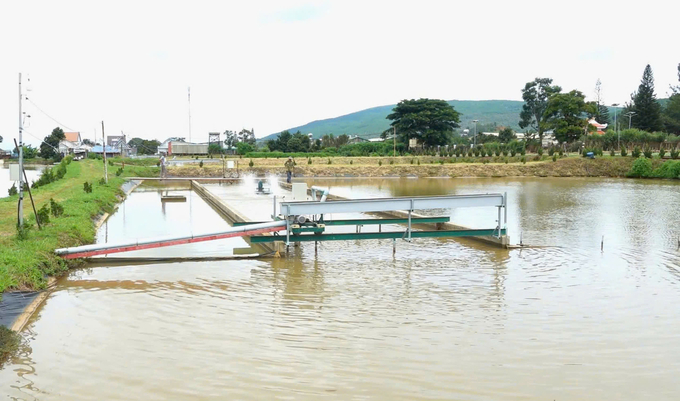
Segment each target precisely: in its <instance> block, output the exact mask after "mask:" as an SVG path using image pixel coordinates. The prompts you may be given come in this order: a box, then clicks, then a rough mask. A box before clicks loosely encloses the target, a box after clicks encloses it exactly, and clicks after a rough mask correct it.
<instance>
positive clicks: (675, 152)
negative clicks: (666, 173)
mask: <svg viewBox="0 0 680 401" xmlns="http://www.w3.org/2000/svg"><path fill="white" fill-rule="evenodd" d="M679 155H680V151H678V149H677V148H674V149H673V150H671V159H677V158H678V156H679Z"/></svg>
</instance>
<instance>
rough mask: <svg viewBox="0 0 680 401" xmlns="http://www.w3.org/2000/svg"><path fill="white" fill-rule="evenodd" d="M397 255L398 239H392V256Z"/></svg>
mask: <svg viewBox="0 0 680 401" xmlns="http://www.w3.org/2000/svg"><path fill="white" fill-rule="evenodd" d="M396 254H397V239H396V238H392V256H394V255H396Z"/></svg>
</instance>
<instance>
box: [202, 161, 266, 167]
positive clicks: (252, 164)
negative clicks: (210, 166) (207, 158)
mask: <svg viewBox="0 0 680 401" xmlns="http://www.w3.org/2000/svg"><path fill="white" fill-rule="evenodd" d="M254 165H255V163H253V159H250V161H249V162H248V167H253V166H254ZM201 167H202V166H201Z"/></svg>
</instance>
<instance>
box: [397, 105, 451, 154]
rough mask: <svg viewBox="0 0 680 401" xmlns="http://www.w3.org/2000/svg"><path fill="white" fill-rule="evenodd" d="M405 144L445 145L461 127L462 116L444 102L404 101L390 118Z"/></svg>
mask: <svg viewBox="0 0 680 401" xmlns="http://www.w3.org/2000/svg"><path fill="white" fill-rule="evenodd" d="M387 119H388V120H392V123H390V125H391V126H392V127H395V128H396V130H397V135H398V136H399V137H400V139H401V140H402V142H405V143H408V140H409V139H411V138H415V139H418V141H419V142H420V143H422V144H423V145H425V146H437V145H446V144H447V143H448V142H449V139H450V137H451V134H452V133H453V129H454V128H456V127H458V123H460V113H458V112H457V111H456V110H455V109H454V108H453V106H451V105H450V104H448V103H447V102H446V101H445V100H439V99H418V100H414V99H411V100H402V101H401V102H399V104H397V106H396V107H395V108H394V109H392V114H390V115H388V116H387Z"/></svg>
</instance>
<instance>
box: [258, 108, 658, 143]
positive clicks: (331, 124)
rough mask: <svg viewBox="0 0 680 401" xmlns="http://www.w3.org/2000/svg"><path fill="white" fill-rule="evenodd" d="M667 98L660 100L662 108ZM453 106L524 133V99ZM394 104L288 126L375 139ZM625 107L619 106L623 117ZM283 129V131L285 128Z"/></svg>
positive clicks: (483, 122)
mask: <svg viewBox="0 0 680 401" xmlns="http://www.w3.org/2000/svg"><path fill="white" fill-rule="evenodd" d="M667 101H668V99H659V103H661V105H662V107H663V105H664V104H665V102H667ZM448 102H449V104H450V105H451V106H453V107H454V108H455V109H456V111H458V112H459V113H461V118H460V127H461V129H465V128H469V129H472V127H473V125H474V124H473V123H472V120H479V123H478V125H477V130H478V132H488V131H491V130H494V129H495V127H496V126H499V125H502V126H506V127H510V128H512V129H513V130H515V131H516V132H523V130H522V129H520V127H519V113H520V112H521V111H522V105H523V104H524V102H522V101H519V100H449V101H448ZM394 106H396V105H394V104H392V105H389V106H379V107H373V108H370V109H366V110H361V111H357V112H355V113H350V114H346V115H344V116H340V117H335V118H328V119H325V120H317V121H312V122H311V123H307V124H305V125H301V126H299V127H293V128H288V131H290V132H297V131H300V132H302V133H303V134H308V133H310V132H311V133H312V134H313V136H314V138H321V137H322V136H324V135H326V134H334V135H336V136H337V135H342V134H348V135H358V136H360V137H363V138H374V137H377V136H379V135H380V133H381V132H383V131H385V130H386V129H387V128H389V126H390V121H389V120H387V119H386V117H387V115H388V114H390V113H391V112H392V109H393V108H394ZM622 110H623V109H622V107H619V109H618V114H619V116H620V114H621V111H622ZM609 117H610V119H611V120H612V121H611V122H613V120H614V109H613V108H612V107H610V108H609ZM282 131H283V130H282ZM276 135H278V132H277V133H274V134H271V135H268V136H266V137H264V138H260V139H259V140H260V141H266V140H268V139H274V138H275V137H276Z"/></svg>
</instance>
